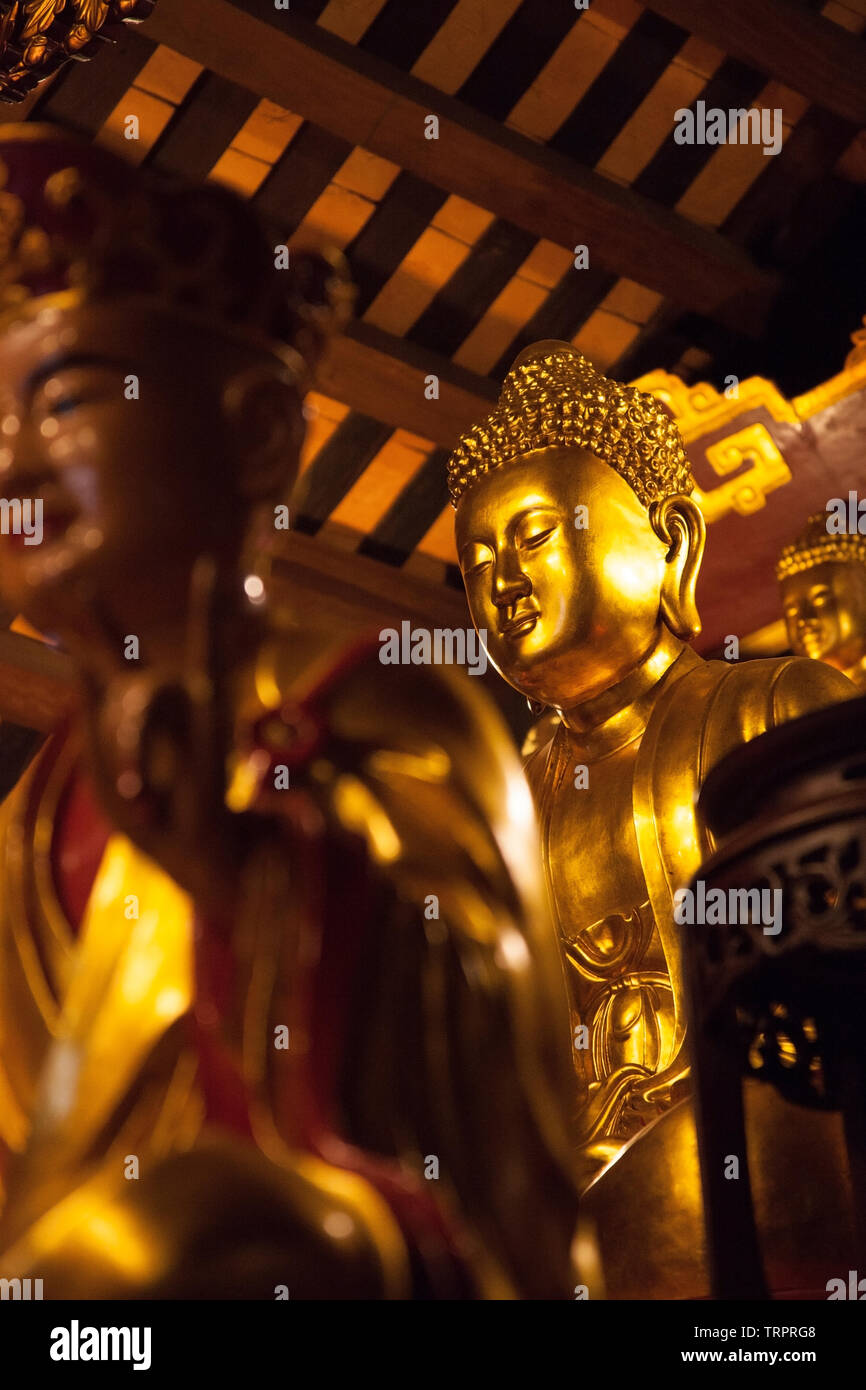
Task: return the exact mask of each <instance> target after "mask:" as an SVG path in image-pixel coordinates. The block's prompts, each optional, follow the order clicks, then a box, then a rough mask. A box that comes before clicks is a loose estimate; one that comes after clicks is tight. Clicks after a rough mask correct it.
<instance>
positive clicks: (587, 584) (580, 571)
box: [457, 448, 667, 709]
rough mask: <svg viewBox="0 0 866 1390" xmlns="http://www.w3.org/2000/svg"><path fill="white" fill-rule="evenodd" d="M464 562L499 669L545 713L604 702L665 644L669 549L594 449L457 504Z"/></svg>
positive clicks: (526, 469) (480, 487)
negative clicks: (599, 698)
mask: <svg viewBox="0 0 866 1390" xmlns="http://www.w3.org/2000/svg"><path fill="white" fill-rule="evenodd" d="M584 508H585V511H584V510H583V509H584ZM576 509H580V510H576ZM457 553H458V557H459V561H460V568H461V570H462V572H463V579H464V582H465V585H466V593H467V596H468V599H469V607H470V610H471V613H472V618H473V621H474V622H475V625H476V627H477V628H478V629H479V630H480V631H482V632H483V631H484V630H486V632H487V639H486V645H487V650H488V654H489V657H490V659H491V661H492V662H493V664H494V665H495V667H496V669H497V670H498V671H499V673H500V675H502V676H504V677H505V679H506V680H507V681H508V682H509V683H510V684H511V685H513V686H514V687H515V688H516V689H517V690H519V691H521V692H522V693H523V694H525V695H527V696H530V697H531V698H532V699H536V700H540V701H542V702H543V703H544V704H548V705H553V706H555V707H556V708H558V709H568V708H570V707H572V706H574V705H576V704H579V703H581V702H582V701H585V700H588V699H591V698H592V697H593V696H595V695H597V694H601V693H602V692H603V691H605V690H607V689H609V688H610V687H611V686H614V685H616V684H618V683H619V682H620V681H621V680H623V679H625V677H626V676H627V675H628V674H629V673H630V672H631V671H632V670H633V669H634V667H635V666H637V665H638V664H639V662H640V661H641V660H642V659H643V658H644V657H645V656H646V655H647V654H648V653H649V652H650V651H652V649H653V648H654V646H655V645H656V644H657V642H658V640H659V638H660V636H661V628H662V617H661V613H660V595H661V588H662V583H663V579H664V574H665V569H666V555H667V549H666V547H665V545H664V544H663V543H662V541H661V540H660V539H659V537H658V536H657V535H656V534H655V532H654V531H653V528H652V526H651V524H650V520H649V516H648V514H647V512H646V510H645V509H644V507H643V506H642V505H641V503H640V501H639V500H638V498H637V497H636V495H635V494H634V492H633V491H632V489H631V488H630V487H629V485H628V483H626V482H625V481H624V480H623V479H622V478H621V477H620V476H619V474H618V473H616V472H615V470H614V469H612V468H611V467H609V465H608V464H606V463H602V462H601V461H600V460H599V459H597V458H596V457H595V455H593V454H591V453H589V452H588V451H587V450H585V449H577V448H568V449H562V448H556V449H554V448H551V449H544V450H539V451H538V452H536V453H533V454H529V455H526V456H524V457H523V458H521V459H517V460H515V461H514V462H512V463H510V464H507V465H505V466H503V467H502V468H498V469H494V470H492V471H491V472H490V473H488V474H486V476H485V477H483V478H482V479H481V480H480V482H478V483H477V484H476V485H475V486H474V487H472V488H470V489H469V490H468V491H467V492H466V493H465V494H464V496H463V497H462V499H461V501H460V503H459V506H458V510H457Z"/></svg>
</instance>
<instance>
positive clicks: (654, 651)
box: [561, 627, 696, 757]
mask: <svg viewBox="0 0 866 1390" xmlns="http://www.w3.org/2000/svg"><path fill="white" fill-rule="evenodd" d="M687 650H689V649H688V648H687V647H686V645H685V643H684V642H682V641H681V640H680V639H679V638H678V637H675V636H674V634H673V633H672V632H671V631H670V629H669V628H668V627H663V628H662V632H661V636H660V637H659V639H658V641H657V642H656V643H655V644H654V645H653V646H652V647H651V648H650V650H649V651H648V652H647V654H646V655H645V656H644V657H643V658H642V660H641V661H639V662H638V664H637V666H635V667H633V669H632V670H631V671H630V672H629V674H628V675H627V676H626V677H625V679H624V680H622V681H620V682H619V683H618V684H617V685H613V686H611V687H610V688H609V689H608V690H605V691H602V693H601V694H600V695H596V696H594V697H593V699H591V700H586V701H584V702H583V703H582V704H578V705H573V706H572V707H571V709H568V710H562V711H561V715H562V722H563V724H565V726H566V728H568V729H569V730H570V731H571V733H572V734H573V735H574V736H575V738H576V739H577V740H578V742H579V743H580V745H581V748H582V749H583V750H584V751H585V752H586V753H587V754H588V755H589V756H590V757H602V756H604V754H606V753H613V752H615V751H616V749H618V748H622V747H623V746H624V745H625V744H627V743H631V742H632V740H633V739H635V738H637V736H638V735H639V734H641V733H642V732H643V730H644V729H645V728H646V725H647V721H648V719H649V716H650V712H651V710H652V707H653V705H654V704H655V701H656V698H657V696H658V693H659V686H660V683H661V681H662V679H663V677H664V676H665V674H666V673H667V672H668V671H669V670H670V668H671V667H672V666H673V664H674V662H675V661H677V660H678V659H679V658H680V657H681V656H682V655H683V653H684V652H686V651H687ZM695 659H696V658H695Z"/></svg>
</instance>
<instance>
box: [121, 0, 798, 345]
mask: <svg viewBox="0 0 866 1390" xmlns="http://www.w3.org/2000/svg"><path fill="white" fill-rule="evenodd" d="M241 3H245V0H241ZM147 33H148V36H149V38H150V39H151V40H152V41H156V42H159V43H164V44H167V45H168V46H169V47H170V48H173V49H175V50H176V51H178V52H180V53H183V54H185V55H186V56H187V57H190V58H194V59H195V60H196V61H197V62H199V63H201V64H203V65H204V66H205V67H207V68H210V69H211V71H213V72H217V73H219V74H221V75H222V76H223V77H226V78H228V79H230V80H231V81H234V82H238V83H240V84H241V85H244V86H247V87H250V88H252V89H253V90H254V91H255V93H256V94H257V95H258V96H260V97H267V98H269V99H270V100H271V101H273V102H275V103H276V104H277V105H279V106H282V107H284V108H285V109H286V110H289V111H293V112H295V113H296V114H298V115H300V116H303V117H304V118H305V119H306V120H309V121H312V122H313V123H314V124H316V125H319V126H322V127H324V129H326V130H328V131H330V132H331V133H332V134H334V135H337V136H339V137H341V138H343V139H346V140H349V141H351V142H352V144H353V145H361V146H363V147H364V148H365V149H367V150H370V151H372V152H373V153H374V154H378V155H380V156H382V157H383V158H385V159H390V160H392V161H393V162H394V163H396V164H399V165H400V167H401V168H403V169H407V170H410V171H412V172H413V173H415V174H416V175H418V176H419V177H421V178H423V179H425V180H427V181H428V182H430V183H432V184H434V185H436V186H437V187H439V188H441V189H443V190H444V191H446V192H448V193H454V194H458V195H459V196H460V197H463V198H466V199H468V200H469V201H471V202H473V203H476V204H480V205H481V206H482V207H484V208H486V209H487V210H488V211H489V212H493V213H495V214H496V215H497V216H499V217H503V218H505V219H507V220H508V221H510V222H512V223H514V224H515V225H517V226H519V227H522V228H523V229H525V230H526V231H528V232H530V233H532V234H533V235H534V236H537V237H539V238H541V237H544V238H547V239H548V240H550V241H552V242H555V243H556V244H557V245H560V246H565V247H568V248H569V249H571V248H572V247H575V246H578V245H586V246H587V247H588V248H589V257H590V262H591V264H598V265H602V266H604V267H605V268H607V269H608V270H610V271H612V272H614V273H616V274H617V275H623V276H627V277H628V278H630V279H632V280H636V281H638V282H639V283H640V284H643V285H646V286H648V287H649V288H651V289H654V290H656V291H658V293H660V294H662V295H664V296H665V297H666V298H668V299H671V300H673V301H674V302H675V303H677V304H679V305H681V306H682V307H683V308H687V309H691V310H695V311H697V312H699V313H703V314H707V315H710V316H711V317H713V318H716V319H718V320H719V321H720V322H723V323H726V324H728V325H729V326H731V327H736V328H740V329H743V330H745V331H747V332H749V333H754V334H757V333H759V332H760V330H761V328H762V326H763V322H764V320H765V316H766V312H767V310H768V308H769V305H770V303H771V301H772V298H773V296H774V294H775V292H776V290H777V289H778V280H777V278H776V277H775V276H774V275H772V274H771V273H769V272H767V271H764V270H762V269H760V268H759V267H758V266H756V264H755V263H754V261H752V259H751V258H750V257H749V256H748V255H747V254H746V253H745V252H744V251H742V250H741V249H740V248H738V247H735V246H734V245H733V244H732V243H730V242H728V241H727V240H726V239H725V238H724V237H722V236H720V235H719V233H717V232H713V231H709V230H707V229H705V228H701V227H698V226H696V225H695V224H694V223H691V222H689V221H688V220H687V219H686V218H684V217H681V216H679V215H678V214H676V213H674V212H671V211H670V210H669V209H667V208H664V207H661V206H659V205H657V204H655V203H653V202H652V201H650V200H649V199H647V198H643V197H641V196H639V195H638V194H635V193H633V192H632V191H631V190H630V189H627V188H622V187H620V186H619V185H617V184H615V183H613V182H612V181H610V180H608V179H605V178H603V177H602V176H601V175H599V174H596V173H595V172H593V171H592V170H589V169H584V168H581V167H580V166H578V165H576V164H574V163H573V162H572V161H570V160H568V159H566V158H564V157H563V156H561V155H558V154H556V153H555V152H553V151H551V150H548V149H546V148H545V147H544V146H541V145H538V144H536V143H534V142H533V141H531V140H529V139H527V138H526V137H524V136H522V135H519V134H518V133H517V132H515V131H511V130H509V129H507V128H505V127H504V126H501V125H499V124H498V123H497V122H495V121H492V120H490V119H488V118H487V117H485V116H483V115H481V114H480V113H478V112H476V111H474V110H472V109H471V108H469V107H468V106H466V105H464V104H463V103H461V102H459V101H457V100H455V99H454V98H453V97H450V96H447V95H446V94H445V93H443V92H440V91H438V90H437V89H435V88H433V87H431V86H429V85H427V84H426V83H423V82H420V81H418V80H417V79H416V78H413V77H411V76H410V75H407V74H404V73H401V72H399V71H397V70H396V69H394V68H392V67H390V66H389V65H388V64H385V63H382V62H381V61H380V60H378V59H375V58H372V57H371V56H370V55H369V54H366V53H364V52H363V51H362V50H361V49H358V48H356V47H354V46H353V45H351V44H347V43H345V42H344V41H343V40H341V39H339V38H337V37H336V36H335V35H333V34H329V33H328V32H326V31H325V30H324V29H322V28H320V27H319V26H317V25H315V24H309V23H306V22H304V21H302V20H300V19H297V18H295V17H294V16H293V15H292V13H291V11H275V10H270V11H269V12H267V11H266V13H265V14H264V15H263V17H262V18H261V19H259V18H255V17H254V16H253V15H251V14H249V13H247V12H245V10H244V9H242V8H239V6H238V5H237V4H234V3H230V2H229V0H160V4H159V5H158V7H157V9H156V11H155V13H154V15H153V16H152V18H151V19H150V20H149V21H148V24H147ZM429 115H436V116H437V117H438V120H439V137H438V139H431V140H428V139H426V138H425V121H426V117H427V116H429ZM575 274H580V271H579V270H575Z"/></svg>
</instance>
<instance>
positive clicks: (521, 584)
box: [493, 550, 532, 608]
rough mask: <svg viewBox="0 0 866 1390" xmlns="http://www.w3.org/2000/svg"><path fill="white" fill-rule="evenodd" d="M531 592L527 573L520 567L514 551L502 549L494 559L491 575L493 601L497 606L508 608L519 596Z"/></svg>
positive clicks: (522, 596) (523, 596)
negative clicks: (493, 568)
mask: <svg viewBox="0 0 866 1390" xmlns="http://www.w3.org/2000/svg"><path fill="white" fill-rule="evenodd" d="M531 593H532V584H531V583H530V581H529V577H528V575H526V574H524V572H523V570H522V569H521V568H520V563H519V561H518V558H517V555H516V554H515V553H514V551H513V550H512V551H503V552H502V553H501V554H500V555H499V557H498V558H497V561H496V568H495V572H494V577H493V602H494V603H495V604H496V606H497V608H508V607H510V606H511V605H512V604H513V603H516V602H517V600H518V599H519V598H527V597H528V596H529V595H530V594H531Z"/></svg>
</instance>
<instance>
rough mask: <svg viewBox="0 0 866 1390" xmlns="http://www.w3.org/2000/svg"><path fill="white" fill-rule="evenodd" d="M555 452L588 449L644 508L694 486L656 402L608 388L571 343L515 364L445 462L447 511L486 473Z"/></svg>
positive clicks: (539, 346)
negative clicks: (488, 408) (494, 401)
mask: <svg viewBox="0 0 866 1390" xmlns="http://www.w3.org/2000/svg"><path fill="white" fill-rule="evenodd" d="M556 445H559V446H563V445H564V446H566V447H571V448H582V449H589V450H590V451H591V452H592V453H593V454H595V455H596V457H597V458H600V459H602V460H603V461H604V462H605V463H608V464H610V466H611V468H614V469H615V470H616V472H617V473H619V475H620V477H622V478H624V479H625V481H626V482H627V483H628V484H629V486H630V487H631V488H632V489H633V491H634V492H635V493H636V494H637V496H638V498H639V499H640V501H641V502H642V503H643V505H644V506H645V507H649V505H650V503H651V502H654V501H658V500H660V499H661V498H663V497H668V496H671V495H674V494H676V493H689V492H691V491H692V489H693V487H694V485H695V483H694V478H693V477H692V472H691V468H690V466H689V461H688V459H687V458H686V452H685V449H684V448H683V441H682V439H681V438H680V432H679V430H678V429H677V426H676V424H675V423H674V421H673V420H672V419H671V417H670V415H668V413H667V411H666V410H665V408H664V406H662V405H661V404H660V402H659V401H657V400H656V398H655V397H654V396H650V395H648V394H647V393H646V392H644V391H638V390H637V388H636V387H634V386H623V385H621V383H620V382H618V381H610V380H609V379H608V378H607V377H605V376H602V375H601V373H600V372H597V371H596V370H595V368H594V367H593V365H592V363H591V362H588V361H587V359H586V358H585V357H583V356H582V355H581V354H580V353H579V352H578V351H577V349H576V348H573V347H571V345H570V344H569V343H557V342H542V343H535V344H533V346H532V347H529V348H526V350H525V351H524V352H522V353H521V354H520V356H519V357H518V358H517V359H516V361H515V363H514V365H513V366H512V368H511V370H510V372H509V373H508V375H507V377H506V378H505V381H504V382H503V384H502V390H501V392H500V395H499V403H498V405H497V407H496V409H495V410H494V411H493V414H492V415H488V417H487V419H486V420H482V421H481V422H480V424H477V425H474V426H473V427H472V429H471V430H470V431H469V433H468V434H464V435H463V437H462V438H461V440H460V442H459V444H458V445H457V448H456V449H455V450H454V452H453V454H452V455H451V457H450V459H449V460H448V491H449V492H450V494H451V505H452V506H453V507H455V508H456V506H457V503H458V502H459V501H460V498H461V497H462V496H463V493H464V492H465V491H466V490H467V488H470V487H472V486H473V484H474V483H475V482H477V480H478V479H479V478H481V477H483V476H484V474H485V473H488V472H489V471H490V470H491V469H492V468H500V467H501V466H502V465H503V464H505V463H510V462H511V461H512V460H513V459H517V458H520V457H521V456H522V455H523V454H529V453H532V452H533V451H535V450H537V449H547V448H550V447H552V446H556Z"/></svg>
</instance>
